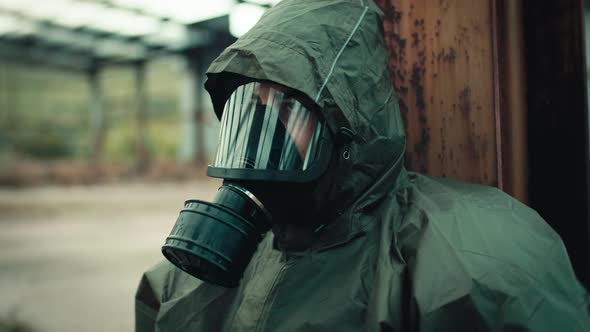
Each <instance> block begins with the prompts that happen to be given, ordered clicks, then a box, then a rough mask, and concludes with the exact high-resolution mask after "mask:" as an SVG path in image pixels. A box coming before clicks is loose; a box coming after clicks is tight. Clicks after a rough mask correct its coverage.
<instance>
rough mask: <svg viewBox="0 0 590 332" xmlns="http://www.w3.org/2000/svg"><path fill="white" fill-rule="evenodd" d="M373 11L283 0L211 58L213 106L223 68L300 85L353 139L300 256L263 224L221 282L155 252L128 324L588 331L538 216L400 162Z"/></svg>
mask: <svg viewBox="0 0 590 332" xmlns="http://www.w3.org/2000/svg"><path fill="white" fill-rule="evenodd" d="M380 15H381V13H380V12H379V10H378V9H377V8H376V7H375V5H374V4H373V3H370V2H368V1H353V0H350V1H335V0H332V1H318V0H307V1H306V0H303V1H301V0H293V1H290V0H284V1H282V2H281V3H279V4H278V5H277V6H275V7H274V8H272V9H271V10H269V11H268V12H267V14H265V16H264V17H263V18H262V19H261V21H260V22H259V23H258V24H257V25H256V26H255V27H254V28H253V29H252V30H251V31H250V32H249V33H248V34H246V35H245V36H243V37H242V38H240V39H239V40H238V41H237V42H236V43H234V44H233V45H231V46H230V47H228V48H227V49H226V50H225V51H224V52H223V53H222V54H221V55H220V56H219V58H217V59H216V60H215V61H214V62H213V64H212V65H211V67H210V68H209V81H208V82H207V89H208V90H209V91H210V93H211V95H212V99H213V103H214V105H216V107H217V110H218V111H219V107H218V106H219V105H220V104H221V102H220V100H222V99H223V88H224V78H225V76H224V75H225V74H224V73H234V74H240V75H244V76H248V77H253V78H256V79H266V80H271V81H275V82H278V83H280V84H283V85H286V86H289V87H291V88H294V89H297V90H299V91H302V92H303V93H305V94H306V95H307V96H309V97H310V98H311V99H312V100H316V102H317V103H318V104H319V105H320V106H322V111H323V112H324V115H325V117H326V119H327V121H328V123H329V125H330V126H331V128H332V129H334V130H337V129H338V128H341V127H346V128H349V129H352V130H353V131H354V132H355V133H356V136H355V138H354V140H353V141H352V142H350V143H349V144H345V145H343V146H341V147H340V148H339V150H338V151H336V153H335V157H334V159H333V163H332V164H331V166H330V169H329V172H328V173H327V174H325V175H324V176H323V177H322V179H321V180H320V182H319V184H318V186H317V189H316V191H315V192H314V193H312V195H313V196H314V198H315V199H317V200H318V201H321V202H322V204H323V206H325V208H326V209H327V210H329V211H330V212H332V213H331V214H329V215H330V217H329V218H328V219H327V220H324V221H323V223H324V224H326V226H325V227H324V228H323V229H322V230H321V231H319V232H317V233H310V234H308V235H306V236H309V237H310V241H311V243H312V244H311V246H310V247H309V249H308V250H305V251H302V252H289V251H284V250H278V249H277V246H276V243H275V241H274V240H275V235H274V234H273V233H272V232H269V233H268V234H267V236H266V237H265V239H264V240H263V242H262V243H261V244H260V246H259V248H258V251H257V252H256V254H255V256H254V258H253V259H252V261H251V263H250V264H249V266H248V268H247V270H246V272H245V275H244V278H243V279H242V281H241V284H240V286H239V287H238V288H235V289H226V288H222V287H219V286H214V285H211V284H206V283H203V282H201V281H199V280H197V279H195V278H193V277H191V276H189V275H187V274H185V273H184V272H182V271H180V270H178V269H176V268H175V267H174V266H172V265H171V264H170V263H168V262H165V261H163V262H162V263H160V264H158V265H157V266H155V267H153V268H151V269H150V270H148V271H147V272H146V273H145V274H144V276H143V278H142V280H141V282H140V285H139V289H138V291H137V296H136V330H137V331H306V332H307V331H590V317H589V313H588V310H589V302H590V301H589V298H588V295H587V293H586V291H585V289H584V288H583V287H582V286H581V285H580V284H579V282H578V281H577V280H576V278H575V275H574V273H573V270H572V268H571V266H570V263H569V259H568V256H567V253H566V251H565V248H564V246H563V244H562V241H561V239H560V238H559V236H558V235H557V234H556V233H555V232H554V231H553V230H552V229H551V228H550V227H549V226H548V225H547V224H546V223H545V222H544V221H543V220H542V219H541V218H540V217H539V215H538V214H537V213H536V212H534V211H532V210H531V209H530V208H528V207H526V206H525V205H523V204H521V203H519V202H518V201H516V200H515V199H513V198H511V197H510V196H508V195H506V194H504V193H502V192H501V191H499V190H497V189H495V188H491V187H486V186H481V185H474V184H468V183H464V182H461V181H456V180H450V179H444V178H434V177H428V176H424V175H419V174H415V173H411V172H407V171H406V170H405V169H404V167H403V165H402V160H403V158H402V157H403V153H404V149H405V135H404V131H403V126H402V122H401V120H400V114H399V109H398V106H397V100H396V97H395V94H394V92H393V89H392V84H391V82H390V80H389V77H388V71H387V54H386V51H385V46H384V41H383V31H382V29H381V22H380ZM345 150H346V151H348V152H349V154H350V158H348V159H346V158H343V157H342V153H343V152H344V151H345ZM162 236H163V238H164V236H165V234H163V235H162Z"/></svg>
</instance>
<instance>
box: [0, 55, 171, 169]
mask: <svg viewBox="0 0 590 332" xmlns="http://www.w3.org/2000/svg"><path fill="white" fill-rule="evenodd" d="M180 70H181V67H180V64H179V62H178V60H177V59H176V58H162V59H160V60H156V61H151V62H149V63H148V64H147V68H146V83H145V84H146V89H147V95H148V102H147V106H146V107H147V109H148V114H149V120H148V125H147V126H148V142H147V143H148V144H147V145H148V149H149V151H150V154H151V157H152V158H154V159H174V158H175V157H176V147H177V144H178V141H179V139H180V138H179V132H180V130H179V126H180V123H179V122H180V117H179V112H178V94H179V77H180V75H179V74H180ZM99 77H100V84H101V89H102V92H103V105H104V110H105V116H106V119H105V120H106V130H105V133H106V137H105V141H104V153H103V158H104V159H105V160H107V161H128V160H133V159H134V158H135V154H136V153H137V152H136V145H137V132H138V128H137V122H136V116H137V115H136V110H137V104H136V103H137V100H136V97H135V93H136V87H135V72H134V68H133V67H130V66H127V67H123V66H116V67H106V68H104V70H102V71H101V72H100V76H99ZM89 110H90V89H89V81H88V76H87V73H77V72H68V71H62V70H58V69H54V68H48V67H41V66H26V65H22V64H16V63H2V62H0V157H3V158H7V156H8V157H9V158H25V159H42V160H54V159H87V158H89V157H90V153H91V143H92V137H91V133H90V131H89Z"/></svg>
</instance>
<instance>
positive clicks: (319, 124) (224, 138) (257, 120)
mask: <svg viewBox="0 0 590 332" xmlns="http://www.w3.org/2000/svg"><path fill="white" fill-rule="evenodd" d="M282 90H283V88H281V87H279V86H276V85H272V84H267V83H249V84H246V85H242V86H239V87H238V88H237V89H236V91H234V93H233V94H232V95H231V96H230V98H229V100H228V101H227V102H226V104H225V108H224V111H223V115H222V118H221V129H220V132H219V146H218V149H217V154H216V156H215V160H214V164H213V165H212V166H214V167H219V168H232V169H245V168H246V169H272V170H302V171H304V170H306V169H308V168H310V167H311V166H312V165H313V163H314V162H316V161H317V159H318V145H319V140H320V138H321V137H322V133H323V131H324V130H327V129H326V127H325V123H324V122H323V121H322V120H321V119H320V117H319V115H318V113H316V112H314V111H311V110H309V109H307V108H306V107H305V106H304V105H303V104H301V103H300V102H299V101H298V100H297V99H295V98H293V97H291V96H289V95H288V94H287V93H285V92H284V91H282Z"/></svg>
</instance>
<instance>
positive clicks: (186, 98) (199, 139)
mask: <svg viewBox="0 0 590 332" xmlns="http://www.w3.org/2000/svg"><path fill="white" fill-rule="evenodd" d="M183 61H184V69H183V77H182V82H181V88H180V114H181V116H180V117H181V131H182V132H181V137H180V142H179V144H178V158H179V160H182V161H193V162H196V163H202V162H203V161H204V159H205V157H204V155H203V154H204V142H203V141H204V137H203V130H202V128H201V127H202V121H201V119H202V116H200V115H201V108H202V107H201V104H202V102H203V97H202V94H203V92H202V90H203V89H202V87H201V86H202V85H203V83H202V82H203V80H202V75H203V74H202V73H200V70H199V65H198V63H197V61H196V60H194V56H192V55H186V56H185V57H184V59H183Z"/></svg>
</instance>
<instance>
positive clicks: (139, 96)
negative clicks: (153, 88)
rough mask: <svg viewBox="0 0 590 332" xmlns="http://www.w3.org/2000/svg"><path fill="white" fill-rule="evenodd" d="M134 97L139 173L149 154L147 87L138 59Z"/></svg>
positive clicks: (144, 165) (146, 165) (143, 63)
mask: <svg viewBox="0 0 590 332" xmlns="http://www.w3.org/2000/svg"><path fill="white" fill-rule="evenodd" d="M135 98H136V102H137V104H136V105H137V110H136V119H137V156H136V157H137V160H136V162H137V164H136V166H137V168H136V170H137V171H138V172H139V173H141V172H144V171H145V170H146V169H147V168H148V167H149V161H150V155H149V149H148V128H147V124H148V109H147V89H146V80H145V62H144V61H140V62H137V63H136V65H135Z"/></svg>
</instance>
